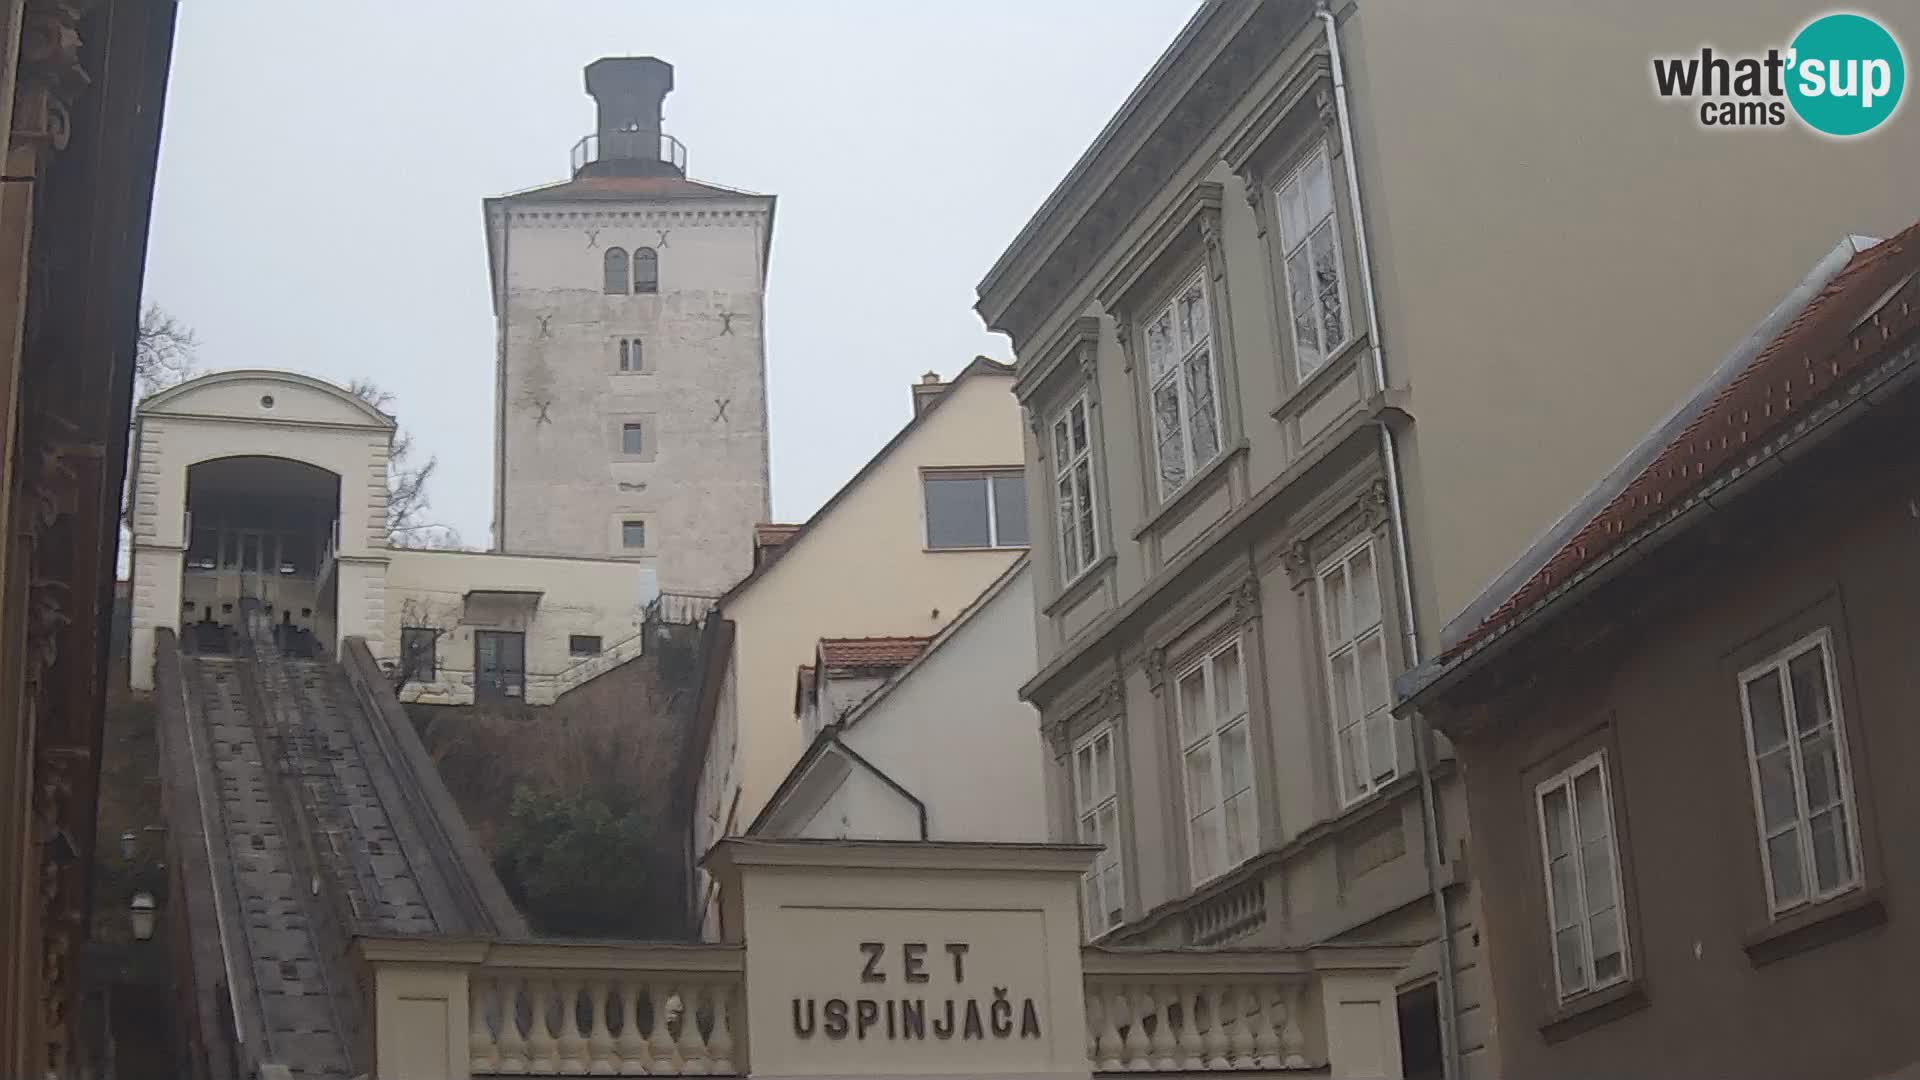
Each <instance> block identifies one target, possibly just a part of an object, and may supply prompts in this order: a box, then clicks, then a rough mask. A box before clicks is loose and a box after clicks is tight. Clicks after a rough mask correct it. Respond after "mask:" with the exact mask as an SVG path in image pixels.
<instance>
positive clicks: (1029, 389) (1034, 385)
mask: <svg viewBox="0 0 1920 1080" xmlns="http://www.w3.org/2000/svg"><path fill="white" fill-rule="evenodd" d="M1099 345H1100V320H1099V319H1097V318H1094V317H1093V316H1091V315H1082V316H1081V317H1079V318H1078V319H1075V320H1073V322H1072V323H1071V324H1070V325H1068V327H1067V329H1066V332H1065V333H1062V334H1061V335H1059V336H1058V337H1056V338H1054V339H1053V341H1052V342H1051V343H1050V344H1049V345H1048V346H1047V347H1046V348H1045V349H1043V350H1041V351H1040V352H1039V353H1037V354H1036V355H1038V356H1039V359H1038V360H1035V361H1033V362H1031V363H1023V364H1021V365H1020V374H1019V375H1018V376H1016V377H1015V378H1014V380H1013V395H1014V396H1015V397H1017V398H1019V399H1020V400H1021V402H1023V403H1024V402H1026V401H1028V400H1029V399H1031V398H1032V397H1033V396H1034V395H1035V394H1036V393H1038V392H1039V390H1040V388H1041V386H1043V385H1045V384H1046V383H1047V381H1048V380H1050V379H1051V378H1052V377H1053V375H1054V373H1055V372H1057V371H1060V370H1062V369H1063V368H1068V367H1070V366H1077V367H1078V368H1079V369H1080V371H1081V373H1082V374H1085V373H1086V372H1088V371H1090V370H1091V369H1092V367H1093V360H1094V349H1097V348H1099ZM1090 347H1091V348H1090Z"/></svg>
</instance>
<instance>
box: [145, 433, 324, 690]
mask: <svg viewBox="0 0 1920 1080" xmlns="http://www.w3.org/2000/svg"><path fill="white" fill-rule="evenodd" d="M339 529H340V476H339V474H337V473H334V472H331V471H329V470H327V469H322V468H320V467H319V466H316V465H310V464H308V463H306V462H304V461H293V460H290V459H287V458H278V457H265V456H244V457H225V458H215V459H213V460H210V461H202V462H199V463H197V464H194V465H190V466H188V467H187V528H186V531H187V550H186V553H185V557H184V558H183V559H182V569H181V579H180V608H181V610H180V630H181V642H182V644H183V645H184V646H185V647H186V648H187V649H189V650H191V651H195V652H229V651H232V648H233V645H234V643H235V640H236V635H237V634H238V633H239V632H240V631H241V630H242V629H243V623H242V617H243V615H244V613H245V611H246V609H247V608H248V607H249V606H250V604H258V605H259V606H260V607H261V608H262V609H263V610H264V612H265V614H266V615H267V617H268V618H269V619H270V620H271V621H272V622H273V624H274V628H275V629H274V635H275V638H276V640H277V643H278V644H279V646H280V649H281V651H282V652H283V653H286V654H288V655H293V656H304V657H312V656H321V655H327V654H329V653H331V651H332V642H333V631H334V627H335V626H336V625H337V619H336V617H335V606H336V604H337V601H338V596H339V581H338V574H337V573H336V571H337V570H338V564H337V562H336V560H335V558H334V556H335V554H336V552H337V549H338V546H339Z"/></svg>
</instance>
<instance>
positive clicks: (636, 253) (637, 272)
mask: <svg viewBox="0 0 1920 1080" xmlns="http://www.w3.org/2000/svg"><path fill="white" fill-rule="evenodd" d="M607 291H609V292H611V291H613V290H611V289H609V290H607ZM633 291H634V292H637V293H657V292H659V291H660V256H658V255H656V254H654V251H653V249H652V248H634V249H633Z"/></svg>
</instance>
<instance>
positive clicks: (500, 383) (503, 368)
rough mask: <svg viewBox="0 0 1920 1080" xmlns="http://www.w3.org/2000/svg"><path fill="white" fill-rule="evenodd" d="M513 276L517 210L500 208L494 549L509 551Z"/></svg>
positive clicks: (494, 461)
mask: <svg viewBox="0 0 1920 1080" xmlns="http://www.w3.org/2000/svg"><path fill="white" fill-rule="evenodd" d="M512 273H513V208H512V207H511V206H505V205H503V206H502V207H501V209H500V285H499V287H498V288H497V289H496V290H495V291H494V298H495V299H494V305H495V307H496V309H497V310H498V312H499V315H500V343H499V345H497V346H496V347H495V356H496V358H497V359H496V360H495V361H494V365H495V370H494V376H493V448H494V449H493V550H495V551H505V550H507V350H508V347H509V344H510V342H511V340H512V339H511V337H510V336H509V332H510V331H511V330H512V324H511V323H510V322H509V320H510V319H511V317H512V309H511V308H510V307H508V301H509V299H510V296H511V290H510V288H509V283H510V282H511V281H512V278H511V276H510V275H511V274H512Z"/></svg>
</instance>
